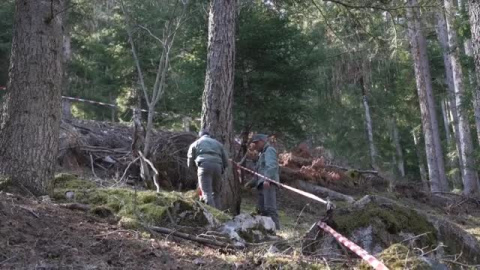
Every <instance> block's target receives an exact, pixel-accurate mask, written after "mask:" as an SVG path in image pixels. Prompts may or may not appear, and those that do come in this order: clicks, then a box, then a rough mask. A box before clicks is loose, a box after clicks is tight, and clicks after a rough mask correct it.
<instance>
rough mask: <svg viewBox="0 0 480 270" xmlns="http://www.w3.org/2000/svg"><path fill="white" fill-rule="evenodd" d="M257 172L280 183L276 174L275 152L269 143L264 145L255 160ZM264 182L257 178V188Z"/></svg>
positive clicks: (276, 161) (277, 173)
mask: <svg viewBox="0 0 480 270" xmlns="http://www.w3.org/2000/svg"><path fill="white" fill-rule="evenodd" d="M257 172H258V173H259V174H261V175H264V176H266V177H268V178H270V179H273V180H275V181H277V182H279V181H280V175H279V172H278V160H277V150H275V148H273V146H271V145H270V144H269V143H267V144H265V146H264V147H263V150H262V152H261V153H260V155H259V157H258V160H257ZM264 181H265V180H264V179H263V178H260V177H258V181H257V187H258V186H259V185H261V184H263V182H264Z"/></svg>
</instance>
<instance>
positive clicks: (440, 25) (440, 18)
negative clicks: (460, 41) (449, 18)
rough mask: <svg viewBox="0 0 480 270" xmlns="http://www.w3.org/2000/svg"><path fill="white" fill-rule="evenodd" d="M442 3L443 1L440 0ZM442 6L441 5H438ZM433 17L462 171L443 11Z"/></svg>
mask: <svg viewBox="0 0 480 270" xmlns="http://www.w3.org/2000/svg"><path fill="white" fill-rule="evenodd" d="M440 2H443V0H440ZM440 4H441V5H443V3H440ZM435 17H436V19H437V27H436V31H437V36H438V41H439V42H440V46H441V47H442V51H443V53H442V55H443V63H444V65H445V81H446V83H447V93H448V100H449V102H450V110H451V111H452V120H453V121H452V124H453V128H454V131H455V132H454V137H455V144H456V145H455V148H456V149H457V155H458V157H459V168H460V170H462V169H461V168H462V164H463V161H462V160H461V159H460V158H461V156H462V155H461V153H460V138H459V137H458V134H459V133H460V126H459V124H458V123H459V122H458V113H457V111H458V110H457V106H456V105H455V85H454V83H453V71H452V63H451V62H450V58H449V55H448V52H449V49H448V48H449V47H448V32H447V22H446V20H445V14H444V12H443V9H441V10H440V11H438V12H437V13H435Z"/></svg>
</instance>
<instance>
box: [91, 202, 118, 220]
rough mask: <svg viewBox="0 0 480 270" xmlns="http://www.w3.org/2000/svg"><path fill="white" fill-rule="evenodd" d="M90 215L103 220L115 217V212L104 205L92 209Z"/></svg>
mask: <svg viewBox="0 0 480 270" xmlns="http://www.w3.org/2000/svg"><path fill="white" fill-rule="evenodd" d="M90 213H91V214H93V215H95V216H99V217H101V218H107V217H111V216H113V210H112V209H111V208H110V207H108V206H104V205H100V206H95V207H93V208H92V209H90Z"/></svg>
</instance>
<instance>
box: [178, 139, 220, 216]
mask: <svg viewBox="0 0 480 270" xmlns="http://www.w3.org/2000/svg"><path fill="white" fill-rule="evenodd" d="M199 136H200V138H199V139H197V140H196V141H195V142H193V143H192V144H191V145H190V147H189V149H188V154H187V157H188V160H187V166H188V167H189V168H192V167H194V166H197V175H198V185H199V186H200V189H201V191H202V199H203V200H204V201H205V203H207V204H208V205H210V206H213V207H218V206H217V205H216V203H215V193H214V187H215V186H218V184H219V182H220V181H221V180H222V175H223V173H224V171H225V169H226V168H227V167H228V155H227V153H226V151H225V149H224V147H223V145H222V144H221V143H220V142H219V141H217V140H215V139H214V138H212V137H210V134H209V133H208V131H206V130H202V131H201V132H200V133H199Z"/></svg>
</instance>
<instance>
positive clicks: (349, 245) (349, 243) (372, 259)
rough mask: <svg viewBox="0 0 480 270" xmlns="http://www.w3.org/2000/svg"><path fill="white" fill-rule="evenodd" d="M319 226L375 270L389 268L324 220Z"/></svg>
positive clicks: (309, 196) (239, 166)
mask: <svg viewBox="0 0 480 270" xmlns="http://www.w3.org/2000/svg"><path fill="white" fill-rule="evenodd" d="M231 161H232V163H233V164H234V165H235V166H237V167H238V168H240V169H242V170H245V171H247V172H250V173H252V174H254V175H256V176H258V177H260V178H262V179H264V180H267V181H269V182H272V183H274V184H275V185H278V186H280V187H283V188H285V189H288V190H291V191H293V192H295V193H298V194H300V195H303V196H305V197H307V198H310V199H313V200H315V201H318V202H321V203H323V204H327V205H329V202H328V201H325V200H323V199H321V198H319V197H317V196H315V195H313V194H311V193H308V192H305V191H303V190H300V189H296V188H293V187H290V186H287V185H285V184H282V183H279V182H277V181H275V180H273V179H270V178H268V177H266V176H264V175H261V174H259V173H257V172H255V171H253V170H250V169H248V168H245V167H243V166H241V165H239V164H237V163H236V162H234V161H233V160H231ZM317 225H318V227H320V228H321V229H322V230H324V231H326V232H328V233H329V234H331V235H332V236H333V237H335V239H336V240H337V241H338V242H339V243H341V244H342V245H344V246H345V247H347V248H348V249H350V250H351V251H352V252H354V253H355V254H357V255H358V256H359V257H360V258H362V259H363V260H365V261H366V262H367V263H368V264H369V265H370V266H372V267H373V268H374V269H375V270H388V268H387V267H386V266H385V265H384V264H383V263H382V262H381V261H379V260H378V259H376V258H375V257H373V256H372V255H370V254H369V253H368V252H367V251H365V250H364V249H362V248H361V247H359V246H358V245H357V244H355V243H353V242H352V241H350V240H348V239H347V238H346V237H344V236H343V235H341V234H339V233H338V232H336V231H335V230H334V229H332V228H331V227H330V226H328V225H327V224H325V223H324V222H322V221H319V222H318V223H317Z"/></svg>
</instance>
